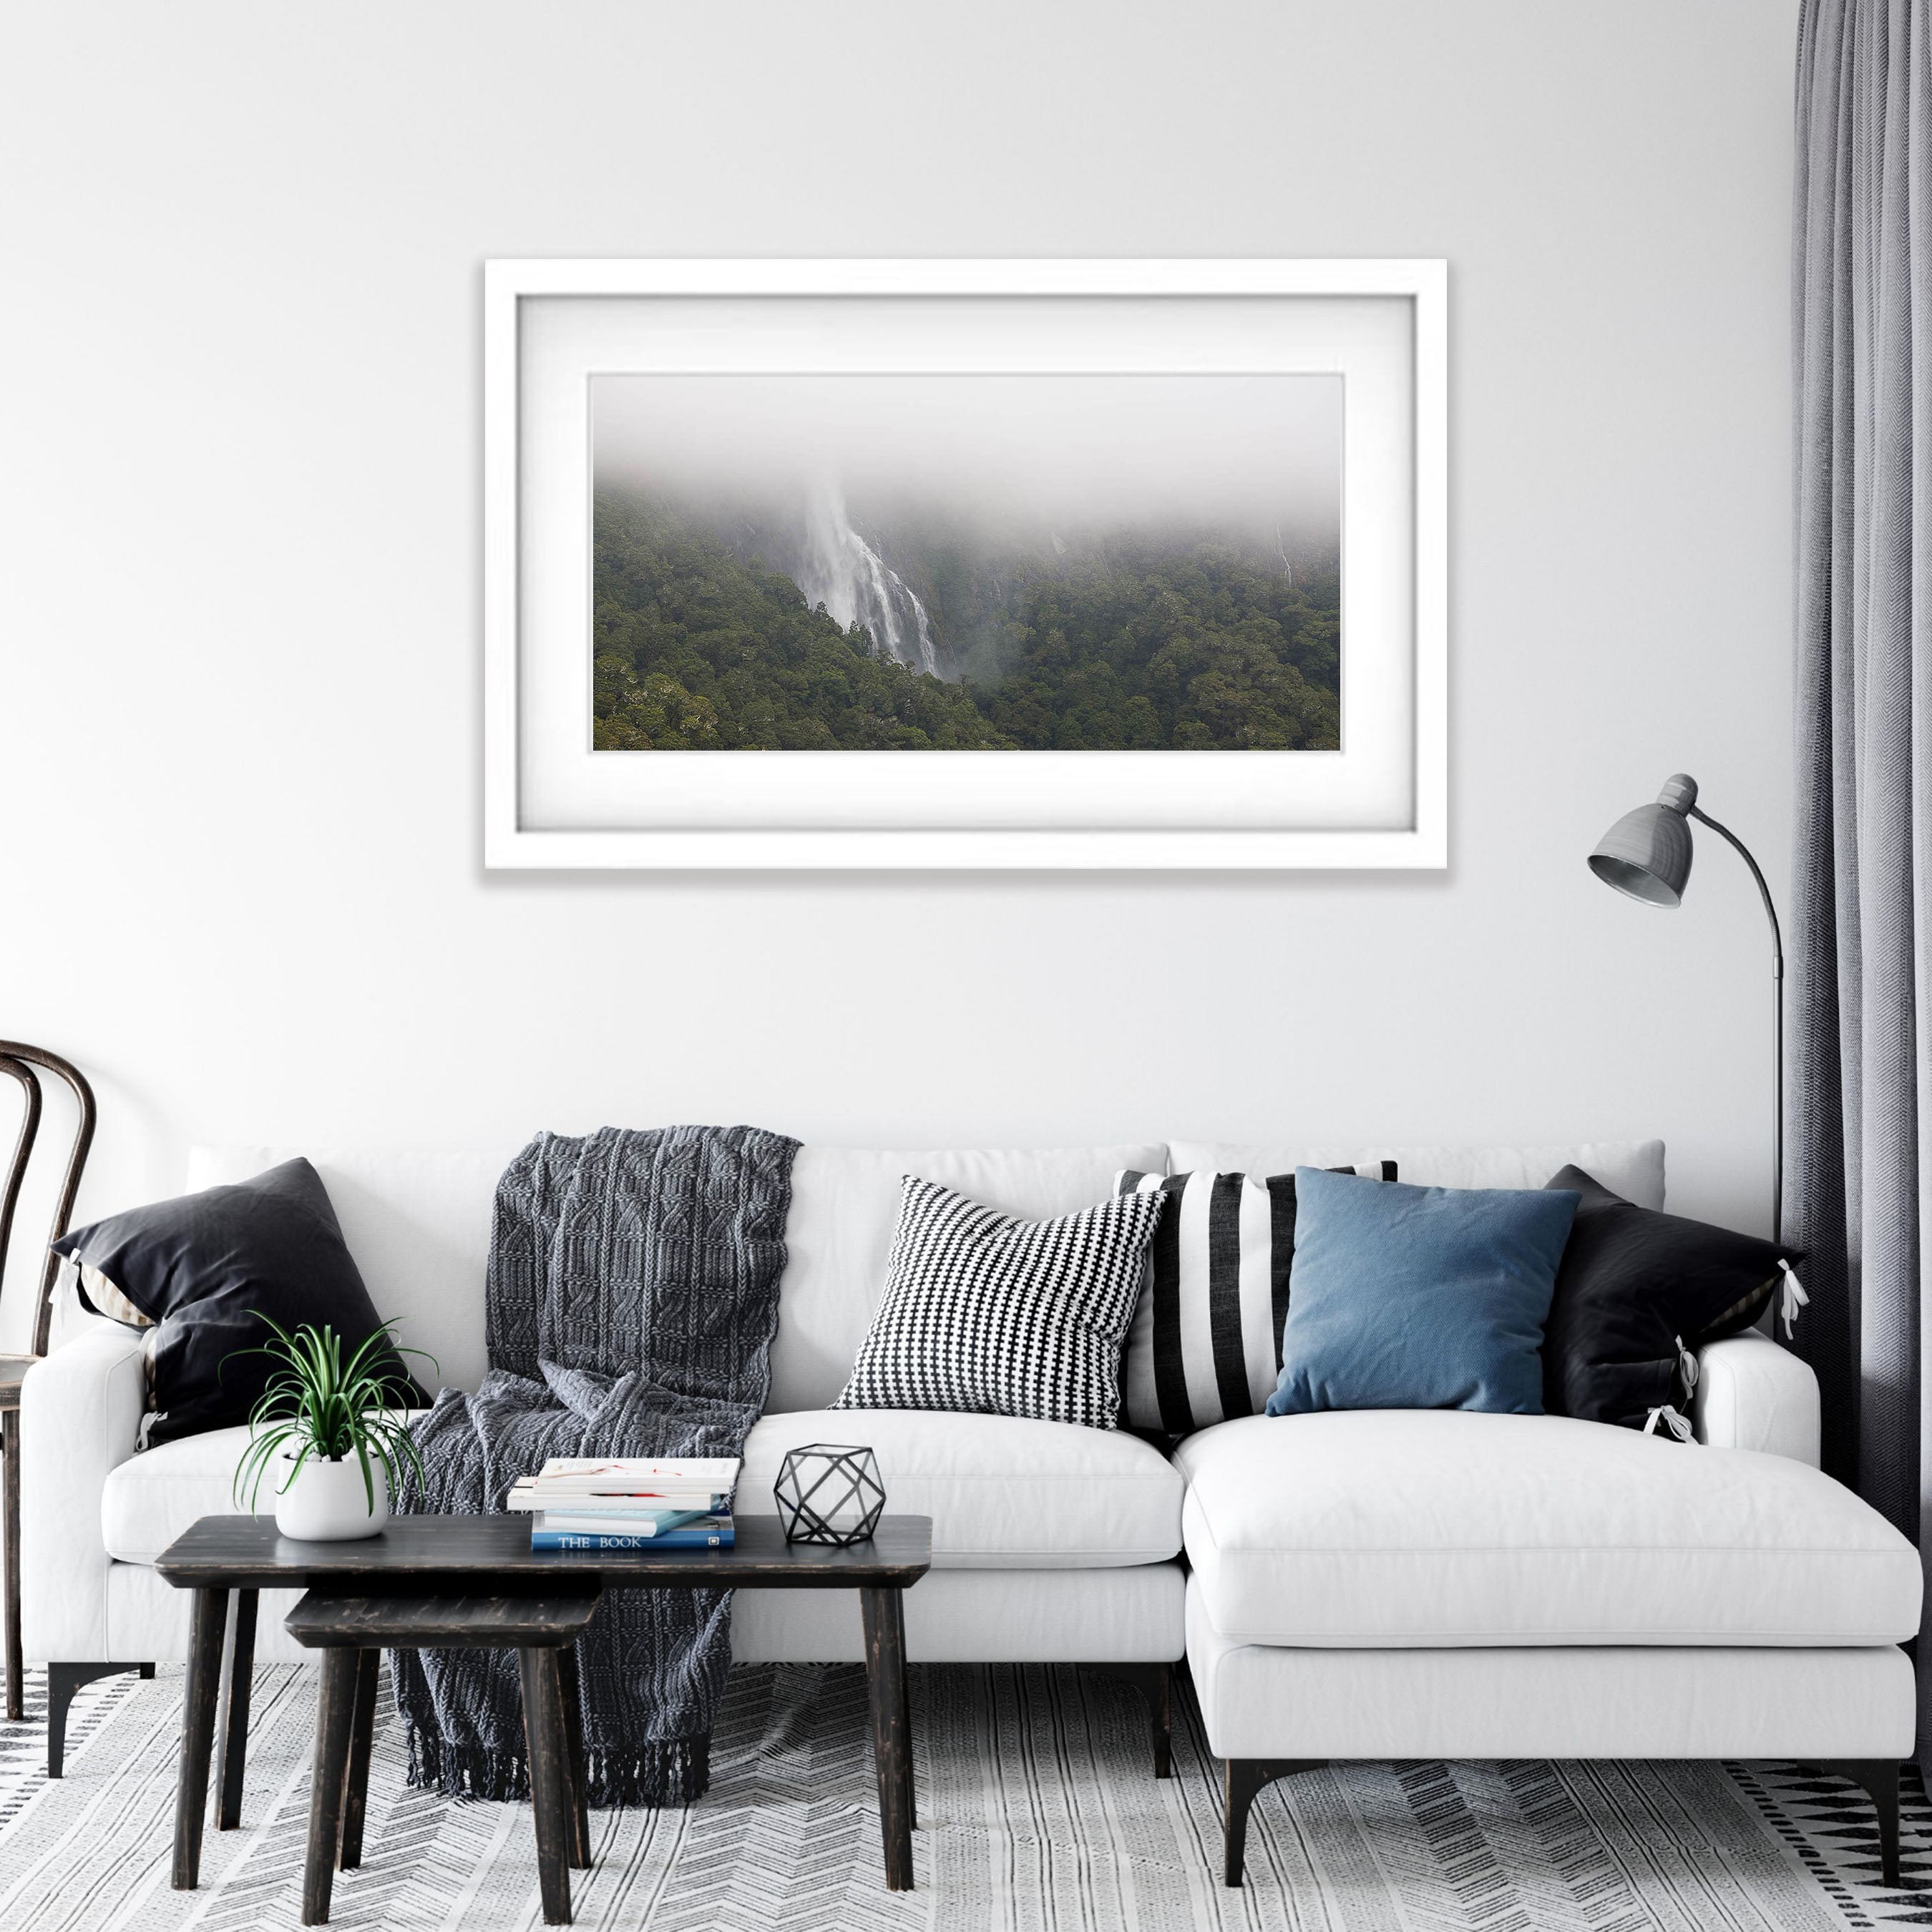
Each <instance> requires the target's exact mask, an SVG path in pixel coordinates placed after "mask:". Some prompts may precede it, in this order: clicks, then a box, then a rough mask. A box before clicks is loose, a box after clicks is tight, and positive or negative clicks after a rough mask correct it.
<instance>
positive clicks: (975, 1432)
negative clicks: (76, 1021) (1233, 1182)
mask: <svg viewBox="0 0 1932 1932" xmlns="http://www.w3.org/2000/svg"><path fill="white" fill-rule="evenodd" d="M806 1442H863V1443H865V1444H868V1445H869V1446H870V1447H871V1450H872V1451H873V1453H874V1454H875V1455H876V1456H877V1458H878V1462H879V1473H880V1475H882V1476H883V1478H885V1484H886V1508H888V1509H890V1510H896V1511H901V1513H904V1514H910V1515H914V1516H929V1517H932V1520H933V1532H932V1553H933V1562H934V1565H935V1567H936V1568H940V1569H954V1570H1052V1569H1059V1570H1069V1569H1071V1570H1082V1569H1109V1568H1116V1567H1118V1566H1120V1565H1126V1564H1130V1563H1161V1562H1166V1561H1167V1560H1168V1559H1169V1558H1171V1557H1172V1556H1176V1555H1177V1554H1178V1553H1179V1551H1180V1549H1181V1474H1180V1472H1179V1471H1178V1470H1177V1469H1175V1466H1174V1465H1173V1464H1172V1463H1170V1462H1169V1460H1167V1458H1166V1457H1165V1456H1163V1455H1162V1454H1161V1453H1160V1451H1159V1450H1157V1449H1155V1448H1151V1446H1150V1445H1148V1444H1147V1443H1145V1442H1142V1440H1141V1439H1140V1438H1139V1437H1138V1436H1124V1435H1121V1434H1119V1433H1114V1432H1110V1431H1106V1430H1097V1429H1082V1428H1079V1427H1076V1425H1074V1424H1071V1423H1064V1422H1025V1421H1016V1420H1014V1419H1013V1418H1011V1417H1010V1416H1003V1415H939V1414H935V1413H932V1412H926V1411H922V1410H912V1409H871V1410H866V1411H857V1410H844V1409H840V1410H827V1409H808V1410H805V1411H804V1412H802V1413H794V1414H792V1415H767V1416H766V1417H765V1418H763V1421H760V1422H759V1423H758V1424H756V1425H755V1427H754V1428H753V1429H752V1430H751V1435H750V1436H749V1437H748V1439H746V1442H745V1467H744V1470H743V1472H742V1475H741V1476H740V1477H739V1483H738V1497H737V1509H738V1513H739V1514H741V1515H745V1516H774V1515H775V1514H777V1512H778V1506H777V1505H776V1504H775V1502H773V1501H772V1483H773V1481H775V1478H777V1475H778V1465H779V1463H781V1462H782V1461H783V1460H784V1453H785V1451H787V1449H795V1448H798V1447H799V1445H800V1444H802V1443H806ZM247 1444H248V1431H247V1430H245V1429H215V1430H209V1431H208V1433H206V1434H205V1435H201V1436H189V1437H188V1438H187V1439H185V1440H184V1441H182V1442H169V1443H164V1444H163V1445H161V1447H160V1448H157V1449H150V1450H148V1451H146V1452H145V1454H142V1455H139V1456H133V1457H129V1458H128V1460H127V1461H126V1462H124V1463H120V1464H118V1465H117V1466H116V1467H115V1469H114V1470H113V1472H111V1473H110V1475H109V1477H108V1478H107V1487H106V1488H105V1490H104V1491H103V1493H102V1495H101V1541H103V1542H104V1544H106V1545H107V1553H108V1555H109V1556H112V1557H113V1558H115V1559H116V1560H117V1561H118V1562H123V1563H151V1562H154V1559H155V1558H156V1557H157V1556H160V1553H161V1552H162V1551H163V1550H165V1549H166V1547H168V1545H169V1544H171V1543H172V1542H173V1541H174V1540H175V1538H176V1537H178V1536H179V1535H181V1532H183V1531H184V1530H185V1529H187V1528H188V1527H189V1526H190V1524H192V1523H193V1522H194V1521H195V1520H196V1518H197V1517H204V1516H221V1515H226V1514H228V1513H229V1512H230V1511H233V1510H234V1509H235V1508H236V1507H237V1505H236V1502H235V1500H234V1498H233V1495H232V1493H230V1490H229V1483H230V1481H232V1479H233V1476H234V1474H235V1465H236V1463H237V1461H239V1459H240V1457H241V1454H242V1450H243V1449H244V1448H245V1447H246V1446H247ZM261 1505H262V1507H263V1508H264V1509H266V1508H272V1506H273V1505H272V1499H271V1497H270V1496H269V1493H268V1492H267V1490H266V1487H265V1488H264V1490H263V1495H262V1498H261Z"/></svg>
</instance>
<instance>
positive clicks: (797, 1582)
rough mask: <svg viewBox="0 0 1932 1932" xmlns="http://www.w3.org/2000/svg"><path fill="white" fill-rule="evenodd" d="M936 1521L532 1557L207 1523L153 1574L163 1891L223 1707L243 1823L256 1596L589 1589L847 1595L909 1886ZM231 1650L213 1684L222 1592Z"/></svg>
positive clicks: (756, 1532)
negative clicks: (913, 1600) (164, 1716)
mask: <svg viewBox="0 0 1932 1932" xmlns="http://www.w3.org/2000/svg"><path fill="white" fill-rule="evenodd" d="M931 1565H932V1518H931V1517H923V1516H888V1517H881V1518H880V1521H879V1526H878V1527H877V1529H876V1530H874V1532H873V1533H872V1535H871V1538H869V1539H868V1541H865V1542H864V1543H860V1544H853V1546H852V1547H850V1549H847V1550H830V1549H826V1548H824V1547H821V1546H820V1545H818V1544H805V1543H787V1542H786V1541H785V1540H784V1532H783V1531H782V1530H781V1529H780V1527H779V1524H778V1518H777V1517H759V1516H754V1517H742V1516H741V1517H739V1518H738V1520H737V1543H736V1547H735V1548H733V1549H730V1550H608V1551H594V1552H593V1551H589V1550H568V1551H564V1550H541V1551H539V1550H532V1549H531V1547H530V1532H529V1519H528V1518H527V1517H523V1516H520V1515H507V1516H408V1517H395V1518H393V1519H392V1520H391V1521H390V1523H389V1526H388V1527H387V1528H386V1529H384V1530H383V1532H381V1533H380V1535H376V1536H372V1537H368V1538H364V1539H363V1540H362V1541H359V1542H356V1543H298V1542H296V1541H293V1540H291V1539H290V1538H286V1537H284V1536H283V1535H281V1534H280V1533H279V1532H278V1531H277V1529H276V1528H275V1518H274V1517H272V1516H206V1517H202V1519H201V1520H200V1521H199V1523H196V1524H195V1526H193V1528H192V1529H190V1530H188V1531H187V1532H186V1533H185V1534H184V1535H181V1536H180V1537H178V1538H176V1540H175V1541H174V1542H173V1543H172V1544H170V1545H169V1547H168V1548H167V1549H166V1550H165V1551H163V1553H162V1554H161V1556H160V1558H159V1559H158V1560H157V1562H156V1563H155V1565H154V1567H155V1568H156V1569H157V1570H158V1571H160V1574H162V1576H163V1577H166V1579H167V1580H168V1581H169V1583H172V1584H173V1585H174V1586H175V1587H176V1588H177V1589H190V1590H192V1591H193V1592H194V1610H193V1624H192V1628H191V1632H190V1637H189V1640H188V1661H187V1696H186V1697H185V1699H184V1709H183V1712H182V1717H181V1780H180V1785H179V1788H178V1794H177V1797H176V1800H175V1857H174V1884H175V1888H176V1890H178V1891H188V1890H191V1889H193V1887H194V1885H196V1882H198V1880H199V1876H200V1870H201V1839H202V1826H203V1823H204V1821H205V1817H206V1814H207V1809H208V1768H209V1763H210V1760H211V1757H213V1754H214V1739H215V1733H216V1730H217V1724H216V1706H217V1703H222V1704H224V1705H225V1706H226V1708H225V1710H224V1711H223V1713H222V1718H221V1722H220V1727H219V1728H220V1735H221V1754H220V1770H219V1772H218V1775H217V1785H218V1787H219V1789H220V1802H219V1806H218V1809H217V1814H216V1816H217V1825H218V1827H219V1829H222V1830H223V1831H227V1830H232V1829H233V1828H234V1827H235V1826H237V1825H239V1823H241V1821H242V1776H243V1772H244V1767H245V1759H246V1754H247V1750H248V1695H249V1680H250V1675H251V1671H252V1670H253V1668H254V1659H255V1618H256V1605H257V1592H260V1591H262V1590H287V1589H299V1590H317V1591H323V1592H329V1593H332V1594H335V1595H347V1594H353V1595H358V1596H363V1597H374V1596H380V1595H397V1596H410V1597H416V1598H428V1597H438V1596H449V1597H513V1596H516V1595H532V1596H542V1595H562V1594H568V1593H569V1592H571V1591H582V1590H584V1589H589V1588H593V1587H594V1588H595V1589H598V1590H622V1589H631V1590H641V1589H664V1588H672V1589H678V1588H684V1589H698V1588H705V1589H716V1590H736V1589H747V1590H856V1591H857V1592H859V1613H860V1616H861V1617H862V1620H863V1626H864V1630H865V1684H866V1689H867V1691H868V1695H869V1698H870V1702H871V1715H872V1748H873V1754H874V1760H875V1763H876V1764H877V1772H878V1781H879V1820H880V1828H881V1829H882V1831H883V1835H884V1838H885V1852H886V1885H887V1886H888V1887H889V1888H890V1889H891V1890H892V1891H910V1890H911V1889H912V1882H913V1873H912V1833H913V1826H914V1824H915V1823H916V1820H915V1819H914V1817H913V1782H912V1748H911V1736H910V1721H909V1718H908V1715H907V1706H906V1685H905V1621H904V1593H905V1592H906V1591H907V1590H908V1589H910V1587H911V1586H913V1584H914V1583H917V1582H918V1581H919V1578H920V1577H923V1576H924V1575H925V1574H926V1571H927V1570H928V1569H929V1568H930V1567H931ZM231 1591H232V1592H235V1593H236V1604H235V1610H236V1615H235V1640H234V1644H233V1649H232V1650H231V1651H230V1653H229V1668H228V1671H227V1673H226V1681H225V1682H223V1672H222V1668H221V1662H222V1650H223V1642H224V1638H225V1636H226V1627H227V1623H228V1604H229V1592H231Z"/></svg>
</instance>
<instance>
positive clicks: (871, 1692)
mask: <svg viewBox="0 0 1932 1932" xmlns="http://www.w3.org/2000/svg"><path fill="white" fill-rule="evenodd" d="M903 1598H904V1593H903V1592H901V1591H899V1590H896V1589H890V1588H881V1589H862V1590H861V1591H860V1592H859V1613H860V1615H861V1616H862V1618H863V1619H864V1621H865V1689H866V1691H867V1694H868V1698H869V1700H870V1702H871V1707H872V1755H873V1758H874V1761H875V1763H876V1764H877V1769H878V1775H879V1823H880V1828H881V1829H882V1830H883V1832H884V1834H885V1841H886V1889H887V1890H888V1891H911V1890H912V1888H913V1884H912V1833H913V1793H912V1733H911V1724H910V1714H909V1713H908V1712H907V1706H906V1680H905V1617H904V1601H903Z"/></svg>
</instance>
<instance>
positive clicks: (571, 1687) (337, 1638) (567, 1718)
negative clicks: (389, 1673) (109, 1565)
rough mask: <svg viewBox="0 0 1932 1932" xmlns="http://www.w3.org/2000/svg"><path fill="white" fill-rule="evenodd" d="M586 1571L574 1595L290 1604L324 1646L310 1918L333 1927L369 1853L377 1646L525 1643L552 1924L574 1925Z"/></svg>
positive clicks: (291, 1629) (592, 1609) (585, 1839)
mask: <svg viewBox="0 0 1932 1932" xmlns="http://www.w3.org/2000/svg"><path fill="white" fill-rule="evenodd" d="M589 1581H590V1582H591V1583H592V1588H591V1589H589V1591H587V1592H583V1593H582V1594H580V1595H573V1596H542V1597H536V1596H531V1597H484V1596H464V1597H457V1596H451V1597H405V1596H395V1597H365V1596H351V1595H346V1594H343V1593H339V1592H333V1591H323V1590H311V1591H310V1592H309V1593H308V1595H306V1596H305V1597H304V1598H302V1601H301V1602H300V1603H299V1604H296V1607H295V1608H294V1609H293V1610H292V1611H290V1613H289V1616H288V1619H287V1626H286V1628H287V1631H288V1633H289V1634H290V1636H291V1637H293V1638H294V1639H295V1640H296V1643H299V1644H301V1645H302V1646H305V1648H307V1649H310V1650H319V1651H320V1652H323V1660H322V1695H321V1699H320V1702H319V1703H317V1706H316V1715H315V1775H314V1783H313V1784H312V1786H311V1790H310V1793H309V1802H308V1861H307V1863H306V1864H305V1867H304V1869H303V1873H302V1923H303V1924H305V1925H322V1924H327V1922H328V1920H329V1896H330V1893H331V1891H332V1889H333V1888H334V1884H335V1867H336V1864H337V1863H338V1860H339V1861H340V1862H341V1867H342V1869H343V1870H344V1871H353V1870H354V1869H355V1868H356V1867H357V1866H358V1865H359V1864H361V1863H362V1820H363V1816H364V1814H365V1811H367V1809H368V1793H369V1748H370V1742H371V1736H372V1735H373V1733H374V1729H375V1723H376V1670H377V1653H378V1652H380V1651H384V1650H426V1649H434V1650H511V1649H514V1651H515V1652H516V1653H517V1664H518V1666H519V1667H520V1670H521V1673H522V1676H523V1736H524V1739H525V1742H526V1745H527V1748H528V1751H529V1761H530V1797H531V1801H532V1805H531V1808H532V1811H534V1812H535V1815H536V1835H537V1873H538V1879H539V1880H540V1881H541V1885H542V1888H543V1915H544V1924H546V1925H568V1924H569V1923H570V1867H571V1866H572V1865H575V1866H576V1867H578V1869H579V1870H583V1869H585V1868H586V1867H588V1866H589V1863H590V1815H589V1811H588V1809H587V1808H586V1805H585V1802H584V1787H583V1713H582V1711H581V1709H580V1706H579V1704H578V1702H577V1653H576V1652H575V1651H574V1649H572V1648H571V1646H573V1645H574V1643H576V1641H577V1638H578V1637H580V1636H582V1635H583V1632H584V1631H585V1630H586V1628H589V1623H590V1620H591V1619H592V1617H594V1616H595V1615H596V1614H597V1604H598V1595H597V1592H596V1589H595V1580H594V1579H592V1580H589Z"/></svg>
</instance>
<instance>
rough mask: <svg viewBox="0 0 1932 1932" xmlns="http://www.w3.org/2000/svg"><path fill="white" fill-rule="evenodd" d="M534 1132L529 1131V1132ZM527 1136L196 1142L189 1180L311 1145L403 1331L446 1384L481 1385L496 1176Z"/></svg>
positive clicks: (205, 1183) (358, 1250)
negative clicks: (449, 1142)
mask: <svg viewBox="0 0 1932 1932" xmlns="http://www.w3.org/2000/svg"><path fill="white" fill-rule="evenodd" d="M524 1138H525V1139H528V1138H529V1137H528V1136H525V1137H524ZM520 1145H522V1142H515V1143H505V1144H502V1145H497V1146H494V1147H486V1148H478V1149H475V1150H474V1151H409V1150H406V1149H398V1148H368V1147H365V1148H356V1147H347V1148H331V1147H326V1146H324V1147H320V1148H315V1149H314V1150H313V1151H309V1158H310V1160H311V1162H312V1163H313V1164H314V1167H315V1170H316V1172H317V1173H318V1174H320V1175H321V1176H322V1179H323V1185H324V1186H325V1187H327V1188H328V1190H329V1199H330V1200H331V1201H332V1202H334V1204H335V1214H336V1219H337V1220H338V1221H340V1222H341V1224H342V1238H343V1239H344V1241H347V1243H348V1244H349V1252H350V1253H351V1254H352V1255H353V1256H355V1257H356V1266H357V1267H358V1268H360V1269H361V1270H362V1279H363V1280H365V1282H366V1283H368V1286H369V1295H370V1298H371V1300H372V1301H374V1303H375V1304H376V1306H377V1308H378V1309H379V1310H381V1312H382V1313H383V1314H385V1315H394V1316H401V1318H402V1321H401V1326H400V1327H399V1328H398V1330H397V1331H396V1339H397V1340H398V1341H399V1342H401V1343H404V1345H405V1346H408V1347H410V1348H413V1349H426V1350H427V1351H428V1352H429V1353H430V1354H431V1355H434V1357H435V1358H436V1361H437V1373H435V1375H434V1376H432V1375H431V1373H430V1371H429V1369H428V1366H427V1365H426V1364H425V1365H421V1379H422V1380H424V1381H425V1382H429V1383H431V1384H432V1385H439V1384H440V1386H442V1387H443V1388H466V1389H473V1388H475V1386H476V1385H477V1384H478V1382H481V1380H482V1379H483V1372H484V1369H485V1367H487V1361H486V1359H485V1357H484V1349H483V1268H484V1262H485V1260H486V1259H487V1256H488V1255H489V1252H490V1207H491V1205H492V1203H493V1202H494V1201H495V1199H496V1178H497V1176H498V1175H500V1174H501V1173H502V1171H503V1169H505V1166H508V1163H509V1161H510V1160H511V1157H512V1156H513V1155H514V1154H515V1153H516V1151H517V1148H518V1147H519V1146H520ZM304 1151H307V1150H304V1149H300V1148H272V1147H239V1146H237V1147H197V1148H193V1150H192V1151H190V1154H189V1155H188V1166H187V1184H188V1186H189V1187H190V1188H197V1187H216V1186H218V1185H220V1184H222V1183H224V1182H229V1181H239V1180H242V1179H243V1178H245V1176H247V1175H251V1174H259V1173H260V1172H261V1171H262V1169H263V1168H265V1167H269V1166H273V1165H275V1163H277V1162H278V1161H281V1160H287V1159H288V1158H289V1157H290V1155H291V1154H296V1153H301V1152H304Z"/></svg>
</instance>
